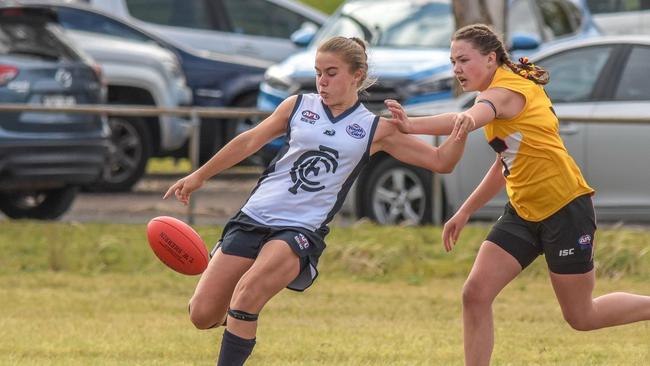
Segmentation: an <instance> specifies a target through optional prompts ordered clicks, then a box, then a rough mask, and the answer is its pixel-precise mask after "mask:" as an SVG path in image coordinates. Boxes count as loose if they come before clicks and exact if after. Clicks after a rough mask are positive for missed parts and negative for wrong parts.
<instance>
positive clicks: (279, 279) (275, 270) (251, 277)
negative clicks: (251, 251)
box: [228, 240, 300, 339]
mask: <svg viewBox="0 0 650 366" xmlns="http://www.w3.org/2000/svg"><path fill="white" fill-rule="evenodd" d="M299 271H300V260H299V258H298V256H297V255H296V254H295V253H294V252H293V250H292V249H291V247H289V245H288V244H287V243H285V242H284V241H282V240H271V241H269V242H268V243H266V244H265V245H264V247H263V248H262V250H261V251H260V254H259V256H258V257H257V259H256V260H255V263H254V264H253V266H252V267H251V268H250V269H249V270H248V271H247V272H246V273H245V274H244V275H243V276H242V278H241V280H239V282H238V283H237V286H236V287H235V292H234V294H233V296H232V300H231V301H230V308H231V309H236V310H240V311H245V312H247V313H250V314H258V313H259V312H260V311H261V310H262V308H263V307H264V305H265V304H266V303H267V302H268V301H269V300H270V299H271V298H272V297H273V296H275V294H277V293H278V292H280V291H281V290H282V289H283V288H285V287H287V285H288V284H289V283H291V281H293V280H294V279H295V278H296V277H297V276H298V273H299ZM228 331H229V332H230V333H232V334H235V335H237V336H239V337H241V338H245V339H252V338H255V334H256V333H257V321H243V320H238V319H235V318H233V317H231V316H229V317H228Z"/></svg>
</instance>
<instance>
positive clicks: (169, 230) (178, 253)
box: [147, 216, 208, 275]
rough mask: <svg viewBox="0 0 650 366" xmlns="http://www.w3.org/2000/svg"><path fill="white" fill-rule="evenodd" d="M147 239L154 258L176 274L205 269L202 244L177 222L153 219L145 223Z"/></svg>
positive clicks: (183, 225) (206, 255) (204, 252)
mask: <svg viewBox="0 0 650 366" xmlns="http://www.w3.org/2000/svg"><path fill="white" fill-rule="evenodd" d="M147 239H149V246H151V249H152V250H153V252H154V253H155V254H156V256H157V257H158V258H159V259H160V260H161V261H162V262H163V263H165V264H166V265H167V266H168V267H170V268H171V269H173V270H175V271H176V272H180V273H182V274H186V275H197V274H201V273H203V271H204V270H205V268H206V267H207V266H208V251H207V249H206V248H205V243H203V240H202V239H201V237H200V236H199V234H197V232H196V231H194V229H192V228H191V227H190V226H189V225H187V224H186V223H184V222H183V221H181V220H179V219H176V218H173V217H170V216H158V217H154V218H153V219H151V221H149V224H147Z"/></svg>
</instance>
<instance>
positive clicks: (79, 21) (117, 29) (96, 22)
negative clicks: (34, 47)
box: [57, 8, 150, 42]
mask: <svg viewBox="0 0 650 366" xmlns="http://www.w3.org/2000/svg"><path fill="white" fill-rule="evenodd" d="M57 13H58V14H59V23H60V24H61V26H63V28H65V29H71V30H79V31H84V32H92V33H100V34H107V35H111V36H114V37H120V38H126V39H130V40H135V41H142V42H145V41H149V40H150V39H149V38H148V37H146V36H145V35H143V34H142V33H140V32H137V31H134V30H133V29H131V28H129V27H127V26H125V25H124V24H121V23H119V22H116V21H114V20H113V19H110V18H107V17H105V16H102V15H99V14H94V13H91V12H87V11H83V10H79V9H71V8H58V10H57Z"/></svg>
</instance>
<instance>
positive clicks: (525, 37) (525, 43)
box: [510, 33, 541, 51]
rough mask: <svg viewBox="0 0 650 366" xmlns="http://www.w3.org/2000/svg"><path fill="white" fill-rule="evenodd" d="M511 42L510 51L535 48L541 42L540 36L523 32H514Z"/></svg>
mask: <svg viewBox="0 0 650 366" xmlns="http://www.w3.org/2000/svg"><path fill="white" fill-rule="evenodd" d="M510 42H511V44H510V51H519V50H535V49H537V48H538V47H539V45H540V44H541V42H540V40H539V38H538V37H535V36H533V35H530V34H521V33H515V34H513V35H512V38H511V40H510Z"/></svg>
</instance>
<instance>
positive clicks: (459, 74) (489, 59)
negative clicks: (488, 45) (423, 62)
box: [449, 40, 498, 92]
mask: <svg viewBox="0 0 650 366" xmlns="http://www.w3.org/2000/svg"><path fill="white" fill-rule="evenodd" d="M449 59H450V60H451V64H452V66H453V68H454V75H455V76H456V79H458V82H459V83H460V86H461V87H462V88H463V91H465V92H468V91H483V90H485V89H487V87H488V86H489V85H490V82H492V76H493V75H494V71H495V70H496V68H497V66H498V65H497V63H496V53H494V52H490V53H488V54H487V55H482V54H481V52H479V50H477V49H476V48H474V45H472V43H471V42H468V41H465V40H456V41H453V42H452V43H451V56H450V57H449Z"/></svg>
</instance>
